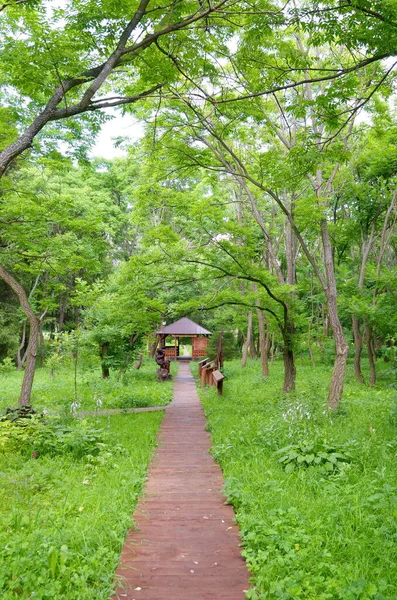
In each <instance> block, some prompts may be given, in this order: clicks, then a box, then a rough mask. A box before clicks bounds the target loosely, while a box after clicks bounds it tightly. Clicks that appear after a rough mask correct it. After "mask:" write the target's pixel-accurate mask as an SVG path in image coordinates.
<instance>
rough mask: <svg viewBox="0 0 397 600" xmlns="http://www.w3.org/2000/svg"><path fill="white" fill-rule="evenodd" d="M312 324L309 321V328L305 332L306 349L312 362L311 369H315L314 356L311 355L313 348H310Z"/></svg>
mask: <svg viewBox="0 0 397 600" xmlns="http://www.w3.org/2000/svg"><path fill="white" fill-rule="evenodd" d="M312 324H313V321H312V319H310V320H309V328H308V331H307V348H308V350H309V355H310V360H311V362H312V367H313V368H314V369H315V368H316V363H315V360H314V355H313V348H312Z"/></svg>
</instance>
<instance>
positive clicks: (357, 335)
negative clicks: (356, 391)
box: [352, 316, 364, 383]
mask: <svg viewBox="0 0 397 600" xmlns="http://www.w3.org/2000/svg"><path fill="white" fill-rule="evenodd" d="M352 327H353V336H354V350H355V351H354V375H355V377H356V379H357V381H358V382H359V383H364V377H363V374H362V372H361V353H362V350H363V336H362V335H361V331H360V321H359V320H358V319H357V317H354V316H353V317H352Z"/></svg>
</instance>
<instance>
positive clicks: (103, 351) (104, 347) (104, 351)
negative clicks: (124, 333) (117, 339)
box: [99, 342, 110, 379]
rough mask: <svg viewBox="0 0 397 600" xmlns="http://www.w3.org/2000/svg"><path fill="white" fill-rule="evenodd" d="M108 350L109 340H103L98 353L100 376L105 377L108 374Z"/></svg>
mask: <svg viewBox="0 0 397 600" xmlns="http://www.w3.org/2000/svg"><path fill="white" fill-rule="evenodd" d="M108 352H109V342H104V343H103V344H101V346H100V351H99V355H100V357H101V369H102V378H103V379H107V378H108V377H109V375H110V371H109V366H108V364H107V363H106V357H107V355H108Z"/></svg>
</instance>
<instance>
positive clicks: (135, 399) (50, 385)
mask: <svg viewBox="0 0 397 600" xmlns="http://www.w3.org/2000/svg"><path fill="white" fill-rule="evenodd" d="M175 367H176V365H175V364H172V365H171V369H173V371H172V372H175ZM156 369H157V365H156V363H155V362H154V360H146V361H144V363H143V365H142V367H141V368H140V369H139V370H138V371H137V370H136V369H130V370H128V371H127V372H126V373H122V374H120V373H117V372H112V373H111V375H110V377H109V379H102V378H101V371H100V367H99V366H98V367H97V368H92V369H82V368H79V370H78V371H77V378H76V380H77V400H78V402H79V403H80V408H79V410H95V409H96V408H134V407H142V406H164V405H166V404H168V403H169V402H170V401H171V398H172V382H168V381H166V382H158V381H157V380H156ZM74 378H75V375H74V370H73V367H72V366H67V367H64V366H62V367H60V368H59V369H58V370H57V371H56V372H55V375H54V377H52V376H51V372H50V369H49V368H48V367H43V368H41V369H37V372H36V375H35V380H34V384H33V394H32V405H33V407H34V408H35V409H36V410H43V409H46V410H48V411H49V412H50V413H52V412H57V413H58V412H59V411H62V412H64V413H66V414H67V413H69V412H70V410H71V405H72V403H73V402H74V400H75V381H74ZM21 381H22V373H21V372H18V371H17V370H16V369H13V370H12V371H10V372H7V373H0V412H1V410H2V409H5V408H6V407H7V406H15V405H16V404H17V402H18V396H19V391H20V385H21Z"/></svg>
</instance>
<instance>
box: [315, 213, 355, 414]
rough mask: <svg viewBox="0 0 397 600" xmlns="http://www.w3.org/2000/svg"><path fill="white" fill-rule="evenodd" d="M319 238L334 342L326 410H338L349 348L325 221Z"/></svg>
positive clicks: (322, 223) (322, 222)
mask: <svg viewBox="0 0 397 600" xmlns="http://www.w3.org/2000/svg"><path fill="white" fill-rule="evenodd" d="M321 237H322V242H323V250H324V264H325V270H326V274H327V283H328V285H327V287H326V289H325V290H324V291H325V293H326V296H327V301H328V314H329V321H330V325H331V328H332V333H333V336H334V341H335V353H336V356H335V362H334V368H333V371H332V377H331V383H330V387H329V393H328V408H329V409H332V410H333V409H335V408H338V406H339V403H340V401H341V398H342V393H343V383H344V379H345V372H346V364H347V357H348V355H349V346H348V344H347V342H346V338H345V334H344V333H343V327H342V324H341V322H340V321H339V315H338V298H337V292H336V280H335V269H334V261H333V257H332V245H331V240H330V239H329V232H328V223H327V221H326V220H325V219H323V220H322V221H321Z"/></svg>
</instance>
